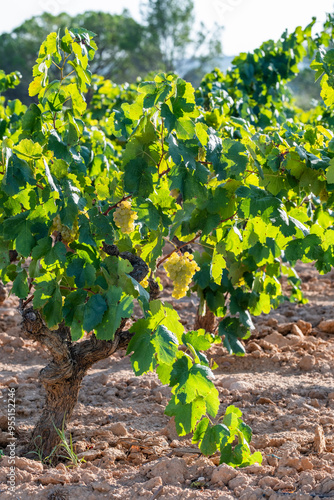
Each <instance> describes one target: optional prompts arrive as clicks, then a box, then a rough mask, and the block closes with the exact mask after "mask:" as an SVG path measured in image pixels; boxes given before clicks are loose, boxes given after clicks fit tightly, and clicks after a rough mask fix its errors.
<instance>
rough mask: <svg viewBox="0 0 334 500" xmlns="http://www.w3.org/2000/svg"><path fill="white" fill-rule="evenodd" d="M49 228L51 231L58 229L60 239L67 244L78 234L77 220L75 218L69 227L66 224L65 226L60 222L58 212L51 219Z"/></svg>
mask: <svg viewBox="0 0 334 500" xmlns="http://www.w3.org/2000/svg"><path fill="white" fill-rule="evenodd" d="M51 230H52V232H53V231H58V232H59V233H60V234H61V239H62V241H63V242H64V243H67V244H69V243H71V242H72V241H74V240H76V239H77V237H78V235H79V226H78V221H77V220H75V221H74V223H73V226H72V227H71V228H70V227H68V226H65V224H62V222H61V219H60V215H59V214H58V215H56V217H55V218H54V219H53V222H52V228H51Z"/></svg>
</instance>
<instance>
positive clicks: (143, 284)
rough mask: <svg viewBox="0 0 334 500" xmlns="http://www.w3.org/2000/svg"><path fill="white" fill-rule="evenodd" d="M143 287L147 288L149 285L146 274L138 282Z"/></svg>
mask: <svg viewBox="0 0 334 500" xmlns="http://www.w3.org/2000/svg"><path fill="white" fill-rule="evenodd" d="M139 284H140V285H141V286H142V287H143V288H147V287H148V286H149V281H148V276H146V277H145V278H144V279H143V280H141V282H140V283H139Z"/></svg>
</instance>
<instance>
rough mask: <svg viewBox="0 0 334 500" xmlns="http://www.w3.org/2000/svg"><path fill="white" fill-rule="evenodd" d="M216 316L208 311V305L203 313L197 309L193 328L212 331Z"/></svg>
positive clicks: (214, 326)
mask: <svg viewBox="0 0 334 500" xmlns="http://www.w3.org/2000/svg"><path fill="white" fill-rule="evenodd" d="M216 320H217V318H216V316H215V315H214V314H213V312H211V311H210V309H209V308H208V306H206V309H205V312H204V314H203V315H201V313H200V309H199V308H198V309H197V313H196V319H195V323H194V330H198V329H200V328H204V330H205V331H206V332H208V333H213V332H214V330H215V328H216V323H217V321H216Z"/></svg>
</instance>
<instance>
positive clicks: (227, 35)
mask: <svg viewBox="0 0 334 500" xmlns="http://www.w3.org/2000/svg"><path fill="white" fill-rule="evenodd" d="M139 3H140V0H94V2H92V1H91V0H2V5H1V11H0V12H1V15H0V33H3V32H10V31H11V30H12V29H13V28H15V27H17V26H19V25H20V24H21V23H22V22H23V21H24V20H26V19H29V18H30V17H32V16H35V15H38V14H41V13H42V12H43V11H47V12H50V13H51V14H58V13H60V12H67V13H69V14H71V15H74V14H78V13H80V12H85V11H87V10H101V11H104V12H109V13H110V14H120V13H121V12H122V11H123V9H124V8H127V9H128V10H129V11H130V13H131V15H132V16H133V17H134V18H135V19H136V20H137V21H140V9H139ZM194 3H195V11H196V19H197V22H199V21H203V22H204V23H205V24H206V25H207V26H208V27H210V26H212V25H213V24H214V23H215V22H217V23H218V24H220V25H221V26H224V30H223V34H222V46H223V52H224V54H225V55H227V56H233V55H237V54H239V53H240V52H248V51H252V50H253V49H255V48H256V47H258V46H259V45H260V44H261V43H262V42H264V41H265V40H269V39H274V40H277V39H278V38H279V37H280V35H281V34H282V33H283V31H284V30H285V29H288V30H289V31H293V30H294V29H295V28H296V26H302V27H305V26H306V25H307V24H308V23H309V22H310V21H311V19H312V16H315V17H317V19H318V23H317V25H316V27H315V30H316V31H319V30H320V28H321V25H322V23H323V21H324V20H325V14H326V12H334V0H317V1H314V0H279V2H278V1H277V0H275V1H274V0H194ZM167 6H168V0H166V7H167Z"/></svg>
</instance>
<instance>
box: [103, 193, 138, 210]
mask: <svg viewBox="0 0 334 500" xmlns="http://www.w3.org/2000/svg"><path fill="white" fill-rule="evenodd" d="M129 198H132V194H129V195H128V196H123V198H122V199H121V200H119V201H118V202H117V203H115V205H112V206H111V207H109V208H108V209H107V210H106V211H105V212H102V215H108V213H109V212H111V210H113V209H114V208H116V207H117V205H119V204H120V203H122V201H125V200H128V199H129Z"/></svg>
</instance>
